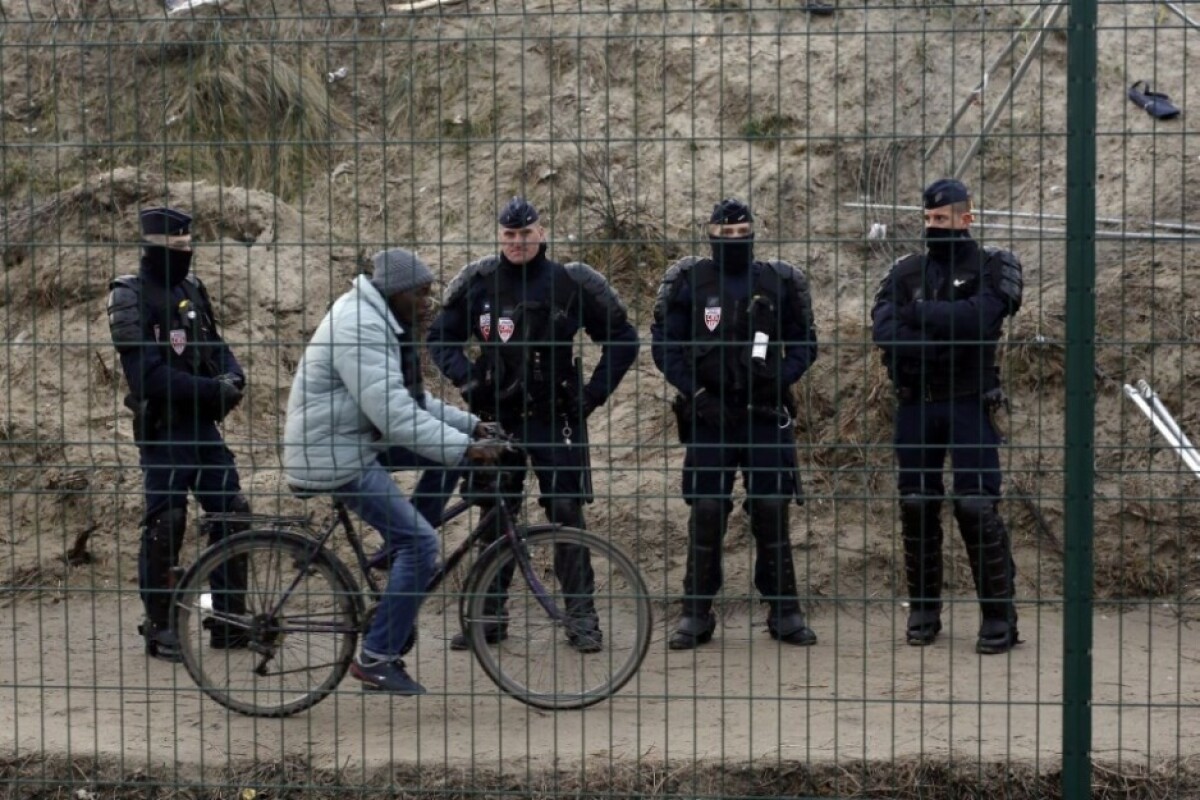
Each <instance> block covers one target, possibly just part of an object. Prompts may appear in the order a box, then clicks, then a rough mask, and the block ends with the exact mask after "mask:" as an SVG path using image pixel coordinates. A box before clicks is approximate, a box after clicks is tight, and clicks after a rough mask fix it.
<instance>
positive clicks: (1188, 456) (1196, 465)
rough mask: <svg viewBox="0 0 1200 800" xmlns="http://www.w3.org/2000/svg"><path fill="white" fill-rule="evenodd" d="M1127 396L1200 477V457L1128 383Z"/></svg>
mask: <svg viewBox="0 0 1200 800" xmlns="http://www.w3.org/2000/svg"><path fill="white" fill-rule="evenodd" d="M1125 396H1126V397H1128V398H1129V399H1130V400H1132V401H1133V404H1134V405H1135V406H1137V407H1138V409H1139V410H1141V412H1142V413H1143V414H1145V415H1146V418H1147V419H1149V420H1150V422H1151V423H1152V424H1153V425H1154V427H1155V428H1157V429H1158V432H1159V433H1160V434H1162V437H1163V438H1164V439H1166V440H1167V444H1168V445H1170V447H1171V449H1172V450H1174V451H1175V453H1176V455H1178V456H1179V458H1180V460H1182V461H1183V463H1184V466H1186V467H1187V468H1188V469H1190V470H1191V471H1192V472H1193V473H1194V474H1195V475H1196V477H1198V478H1200V459H1197V458H1196V456H1195V455H1194V454H1193V453H1191V452H1190V451H1186V450H1184V449H1183V448H1182V447H1181V446H1180V443H1179V440H1178V439H1176V438H1175V435H1174V434H1173V433H1171V429H1170V427H1168V426H1167V424H1166V423H1165V422H1163V421H1162V420H1161V419H1159V417H1158V415H1157V414H1155V413H1154V411H1153V409H1151V408H1150V404H1149V403H1147V402H1146V398H1144V397H1142V395H1141V393H1140V392H1138V390H1137V389H1135V388H1133V387H1132V386H1130V385H1129V384H1128V383H1127V384H1125Z"/></svg>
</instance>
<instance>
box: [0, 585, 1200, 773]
mask: <svg viewBox="0 0 1200 800" xmlns="http://www.w3.org/2000/svg"><path fill="white" fill-rule="evenodd" d="M2 613H3V615H4V616H5V617H8V618H9V619H7V620H5V621H4V622H2V623H0V625H2V626H3V627H5V628H8V629H10V630H12V631H13V635H14V637H15V638H14V640H13V641H12V642H11V646H4V647H3V649H2V650H0V682H2V684H3V690H2V692H3V693H2V694H0V696H3V697H5V701H4V702H2V703H0V752H6V753H11V754H13V755H14V756H18V755H28V754H35V753H43V752H44V753H54V754H66V755H78V756H87V757H91V756H102V757H119V758H122V759H124V760H125V761H126V762H132V763H133V764H146V765H147V766H156V767H162V766H172V767H174V768H179V769H181V770H184V771H186V772H188V773H199V774H198V775H197V777H200V778H201V779H203V778H204V776H205V775H210V776H212V777H215V776H216V775H217V773H218V772H219V771H220V770H222V769H224V768H226V766H227V764H228V762H229V761H230V760H231V759H232V760H233V761H235V762H236V761H237V760H239V759H256V760H271V759H279V758H282V757H286V756H291V755H298V756H301V757H303V758H304V759H305V760H306V761H310V762H311V763H312V764H313V765H314V766H323V767H332V766H341V767H347V766H349V767H352V768H355V769H358V768H361V769H364V770H366V771H368V772H370V771H373V770H374V769H376V768H379V767H384V766H386V765H388V764H391V763H393V762H410V763H414V762H415V763H430V764H438V765H441V766H447V765H448V766H463V767H470V766H474V767H478V768H487V769H497V770H514V769H516V770H521V769H524V768H526V767H529V768H532V767H535V766H538V767H543V766H549V765H551V764H552V763H560V764H561V763H565V764H570V763H575V762H579V761H583V760H586V761H588V762H589V763H594V760H595V759H596V758H600V759H602V760H607V759H612V760H613V761H618V762H623V761H627V760H633V759H638V758H646V759H649V760H652V761H660V760H665V759H671V760H679V759H684V760H693V759H707V760H710V761H712V760H718V761H725V762H730V763H741V762H751V761H752V762H758V763H770V762H772V761H776V760H802V761H832V760H839V761H840V760H846V759H882V760H888V759H892V758H899V757H912V756H917V755H922V754H923V755H928V756H933V757H941V758H944V757H946V756H947V755H950V754H953V755H954V757H955V758H956V759H967V760H970V761H975V760H980V759H986V760H1001V761H1003V760H1007V759H1011V760H1023V761H1038V762H1045V761H1046V760H1047V759H1049V760H1051V761H1053V760H1054V759H1055V758H1056V757H1057V755H1056V754H1058V753H1059V752H1060V748H1061V745H1060V733H1059V726H1060V720H1061V714H1060V710H1059V707H1058V705H1057V703H1058V702H1059V700H1060V698H1061V687H1062V617H1061V615H1060V614H1059V612H1058V611H1057V610H1056V609H1050V608H1045V609H1042V610H1040V611H1039V610H1038V609H1036V608H1029V607H1027V608H1024V609H1023V611H1022V614H1023V616H1022V623H1021V630H1022V633H1023V635H1024V636H1025V638H1026V640H1027V641H1026V644H1024V645H1023V646H1022V647H1021V648H1020V649H1019V650H1018V651H1017V652H1016V653H1015V654H1014V655H1013V656H1012V657H1011V658H1006V657H995V658H986V659H981V658H979V657H978V656H976V655H975V654H974V652H973V644H974V628H975V610H974V608H973V607H972V606H969V605H965V604H964V605H963V606H961V607H960V608H958V609H956V611H955V612H954V613H953V614H951V615H950V616H949V620H948V621H949V626H948V632H947V635H945V636H944V637H943V639H942V640H940V641H939V643H938V644H937V645H936V646H934V647H931V648H928V649H924V650H922V649H914V648H910V647H907V646H905V645H904V644H903V641H902V636H901V633H902V617H893V615H892V614H891V613H889V612H888V611H886V610H884V609H881V608H878V607H873V608H872V610H870V611H869V612H868V613H867V614H866V616H865V617H864V615H863V614H862V613H859V612H857V611H847V610H842V609H836V610H835V609H829V610H826V611H824V612H822V613H820V614H818V615H816V617H815V618H814V620H813V625H814V628H815V629H816V630H817V631H818V633H819V635H820V636H821V643H820V644H819V645H818V646H817V647H815V648H812V649H809V650H793V649H784V648H781V647H779V646H778V645H777V644H775V643H774V642H772V641H771V640H770V639H768V638H767V636H766V634H765V631H764V629H763V627H762V626H761V625H760V624H758V622H757V620H755V621H751V620H750V619H749V617H747V616H745V615H733V616H731V617H730V618H727V619H726V620H725V621H724V624H723V626H722V627H721V628H720V629H719V631H718V637H717V639H716V640H714V643H713V644H712V645H711V646H709V647H708V648H705V649H703V650H701V651H699V652H697V653H694V654H693V653H673V652H670V651H668V650H667V649H666V647H665V645H664V638H665V632H666V623H665V622H663V621H660V622H659V625H658V627H659V630H657V631H656V636H655V643H654V646H653V648H652V650H651V652H650V655H649V656H648V658H647V660H646V663H645V665H644V667H643V669H642V671H641V673H640V674H639V676H638V677H637V678H636V679H635V681H634V682H633V683H631V685H630V686H629V687H627V688H626V690H625V691H624V692H623V693H622V694H621V695H620V696H619V697H618V698H617V699H616V700H614V701H612V702H610V703H606V704H602V705H600V706H597V707H594V708H592V709H589V710H587V711H585V712H563V713H558V714H553V713H546V712H540V711H536V710H534V709H530V708H527V707H525V706H523V705H521V704H519V703H517V702H516V701H513V700H511V699H508V698H507V697H504V696H501V695H499V694H498V692H497V690H496V689H495V687H494V686H493V685H492V684H491V683H490V682H489V681H488V680H487V678H486V677H485V676H484V675H483V674H482V672H481V671H480V670H479V669H478V668H477V667H476V666H475V664H474V661H473V659H471V658H470V657H469V656H467V655H466V654H463V653H455V652H451V651H449V650H447V649H446V646H445V643H446V640H447V639H448V635H447V630H452V618H451V617H448V616H446V615H445V614H444V613H442V612H441V610H440V609H437V608H433V609H431V610H429V611H428V612H427V613H426V614H425V615H424V618H423V620H422V639H421V646H420V652H419V654H418V657H417V658H416V668H417V674H418V677H419V679H420V680H422V681H423V682H424V683H425V684H426V685H427V686H428V688H429V689H430V694H429V695H428V696H427V697H425V698H422V699H420V700H410V699H401V698H390V697H383V696H380V695H376V694H371V695H364V694H363V693H362V692H360V691H359V690H358V688H357V684H354V683H353V682H352V681H347V682H345V683H343V685H342V691H340V692H339V693H337V694H335V695H334V696H332V697H330V698H329V699H327V700H326V701H325V702H323V703H321V704H320V705H318V706H317V707H316V708H314V709H312V710H311V711H309V712H308V713H306V714H303V715H300V716H298V717H295V718H292V719H287V720H282V721H277V720H255V719H248V718H245V717H240V716H237V715H231V714H229V713H228V712H226V710H225V709H224V708H222V707H220V706H218V705H216V704H215V703H213V702H211V701H209V700H207V699H205V698H204V697H203V696H202V695H201V694H200V693H199V691H198V690H197V689H196V688H195V687H194V686H193V685H192V684H191V682H190V681H189V679H188V676H187V673H186V671H185V670H184V669H183V668H182V667H179V668H176V667H173V666H171V665H169V664H165V663H162V662H157V661H148V660H147V659H145V658H144V657H143V656H142V654H141V650H140V640H139V639H138V638H137V637H136V636H135V634H134V628H135V624H136V619H137V617H138V613H139V606H138V604H137V602H136V600H134V599H133V598H122V599H121V600H120V602H118V601H117V600H116V598H114V597H112V596H102V597H99V598H96V599H95V600H93V599H92V598H90V597H84V596H78V597H74V598H73V599H72V600H71V601H70V602H65V603H57V604H53V605H34V604H22V605H19V606H16V607H10V608H8V609H4V610H3V612H2ZM1095 632H1096V651H1095V661H1096V674H1095V691H1096V711H1095V726H1094V727H1095V752H1096V754H1097V756H1099V757H1103V758H1109V759H1117V758H1121V759H1125V758H1134V759H1135V760H1139V759H1142V758H1143V757H1144V756H1145V755H1146V754H1153V755H1159V756H1172V757H1173V756H1179V755H1184V754H1191V753H1197V752H1200V715H1197V714H1195V713H1194V708H1195V706H1196V705H1197V704H1198V703H1200V640H1198V639H1197V637H1196V635H1195V631H1194V630H1192V629H1191V628H1190V627H1188V626H1187V625H1186V623H1184V624H1181V623H1180V622H1179V621H1178V620H1176V619H1175V618H1174V617H1173V616H1172V615H1171V614H1170V613H1169V612H1168V611H1167V610H1164V609H1163V608H1161V607H1159V606H1154V607H1152V608H1149V609H1147V608H1142V609H1139V610H1136V611H1132V612H1130V613H1128V614H1126V615H1124V616H1115V615H1112V614H1107V615H1099V616H1097V617H1096V619H1095ZM64 640H65V641H66V642H68V644H67V646H66V648H65V649H64V644H63V643H64ZM10 698H11V701H10ZM981 701H982V702H981ZM1118 702H1119V703H1122V704H1123V705H1122V706H1121V707H1120V708H1117V707H1116V704H1117V703H1118ZM1189 706H1190V707H1191V708H1190V709H1189V708H1188V707H1189Z"/></svg>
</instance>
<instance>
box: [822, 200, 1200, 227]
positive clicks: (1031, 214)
mask: <svg viewBox="0 0 1200 800" xmlns="http://www.w3.org/2000/svg"><path fill="white" fill-rule="evenodd" d="M842 205H844V206H845V207H846V208H887V209H891V210H893V211H923V210H924V209H923V208H921V206H902V205H897V204H895V203H843V204H842ZM973 213H974V214H975V215H976V216H979V217H992V216H999V217H1020V218H1022V219H1053V220H1065V219H1066V218H1067V215H1066V214H1051V213H1048V212H1044V211H1042V212H1039V211H1005V210H1003V209H999V208H980V209H976V210H975V211H974V212H973ZM1096 222H1098V223H1102V224H1105V225H1121V226H1127V225H1131V224H1132V225H1144V226H1145V227H1148V228H1163V229H1164V230H1170V231H1195V232H1197V233H1200V225H1188V224H1187V223H1186V222H1158V221H1155V220H1151V221H1150V222H1132V223H1131V222H1129V220H1127V219H1125V218H1124V217H1096Z"/></svg>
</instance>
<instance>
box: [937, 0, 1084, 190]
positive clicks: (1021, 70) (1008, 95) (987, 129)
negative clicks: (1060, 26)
mask: <svg viewBox="0 0 1200 800" xmlns="http://www.w3.org/2000/svg"><path fill="white" fill-rule="evenodd" d="M1066 7H1067V6H1066V0H1063V1H1062V2H1060V3H1059V4H1058V5H1056V6H1055V7H1054V12H1053V13H1052V14H1050V16H1049V17H1047V18H1046V21H1045V23H1044V24H1043V25H1042V29H1041V30H1040V31H1038V35H1037V36H1036V37H1035V38H1034V40H1033V43H1032V44H1031V45H1029V50H1028V51H1026V53H1025V57H1024V58H1022V59H1021V63H1020V64H1018V65H1017V70H1016V72H1014V73H1013V77H1012V80H1011V81H1009V82H1008V86H1006V87H1004V94H1002V95H1001V96H1000V99H999V100H998V101H997V102H996V106H995V108H993V109H992V112H991V113H990V114H988V116H987V119H986V120H984V122H983V129H982V130H981V131H979V136H977V137H976V138H975V140H974V141H973V142H971V146H970V147H969V148H967V152H966V155H964V156H963V157H962V161H960V162H958V166H957V167H956V168H955V170H954V177H955V178H961V177H962V176H963V173H964V172H966V171H967V163H968V162H970V160H971V159H973V158H974V157H975V154H976V153H978V152H979V148H981V147H983V140H984V138H985V137H986V136H987V135H988V134H989V133H991V132H992V128H993V127H995V125H996V121H997V120H999V119H1000V114H1001V112H1003V111H1004V109H1005V108H1007V107H1008V102H1009V101H1010V100H1011V99H1012V96H1013V92H1015V91H1016V90H1017V85H1018V84H1020V83H1021V79H1022V78H1024V77H1025V73H1026V72H1028V71H1029V65H1030V64H1032V63H1033V59H1034V57H1035V56H1037V55H1038V54H1039V53H1040V52H1042V44H1043V43H1044V42H1045V41H1046V34H1047V33H1049V32H1050V28H1051V27H1052V26H1053V25H1054V23H1055V21H1057V20H1058V16H1059V15H1060V14H1062V12H1063V9H1064V8H1066Z"/></svg>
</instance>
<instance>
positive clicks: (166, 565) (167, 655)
mask: <svg viewBox="0 0 1200 800" xmlns="http://www.w3.org/2000/svg"><path fill="white" fill-rule="evenodd" d="M186 531H187V512H186V511H184V510H183V509H172V510H168V511H164V512H163V513H161V514H159V515H158V516H156V517H155V518H154V519H152V520H150V521H149V523H147V525H146V528H145V530H144V531H143V534H142V549H141V552H140V553H139V558H138V561H139V568H140V575H139V579H140V583H141V595H142V605H143V606H144V607H145V609H146V618H145V620H143V622H142V624H141V625H139V626H138V633H139V634H140V635H141V636H142V638H143V639H144V640H145V643H146V655H148V656H150V657H151V658H157V659H161V660H163V661H171V662H176V663H177V662H180V661H182V660H183V654H182V652H181V651H180V649H179V637H178V636H177V635H176V633H175V629H174V624H173V623H174V620H173V619H172V617H171V611H172V608H171V592H172V590H173V589H174V578H173V576H172V569H173V568H174V566H175V563H176V561H177V560H178V558H179V549H180V547H181V546H182V545H183V535H184V533H185V532H186Z"/></svg>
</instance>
